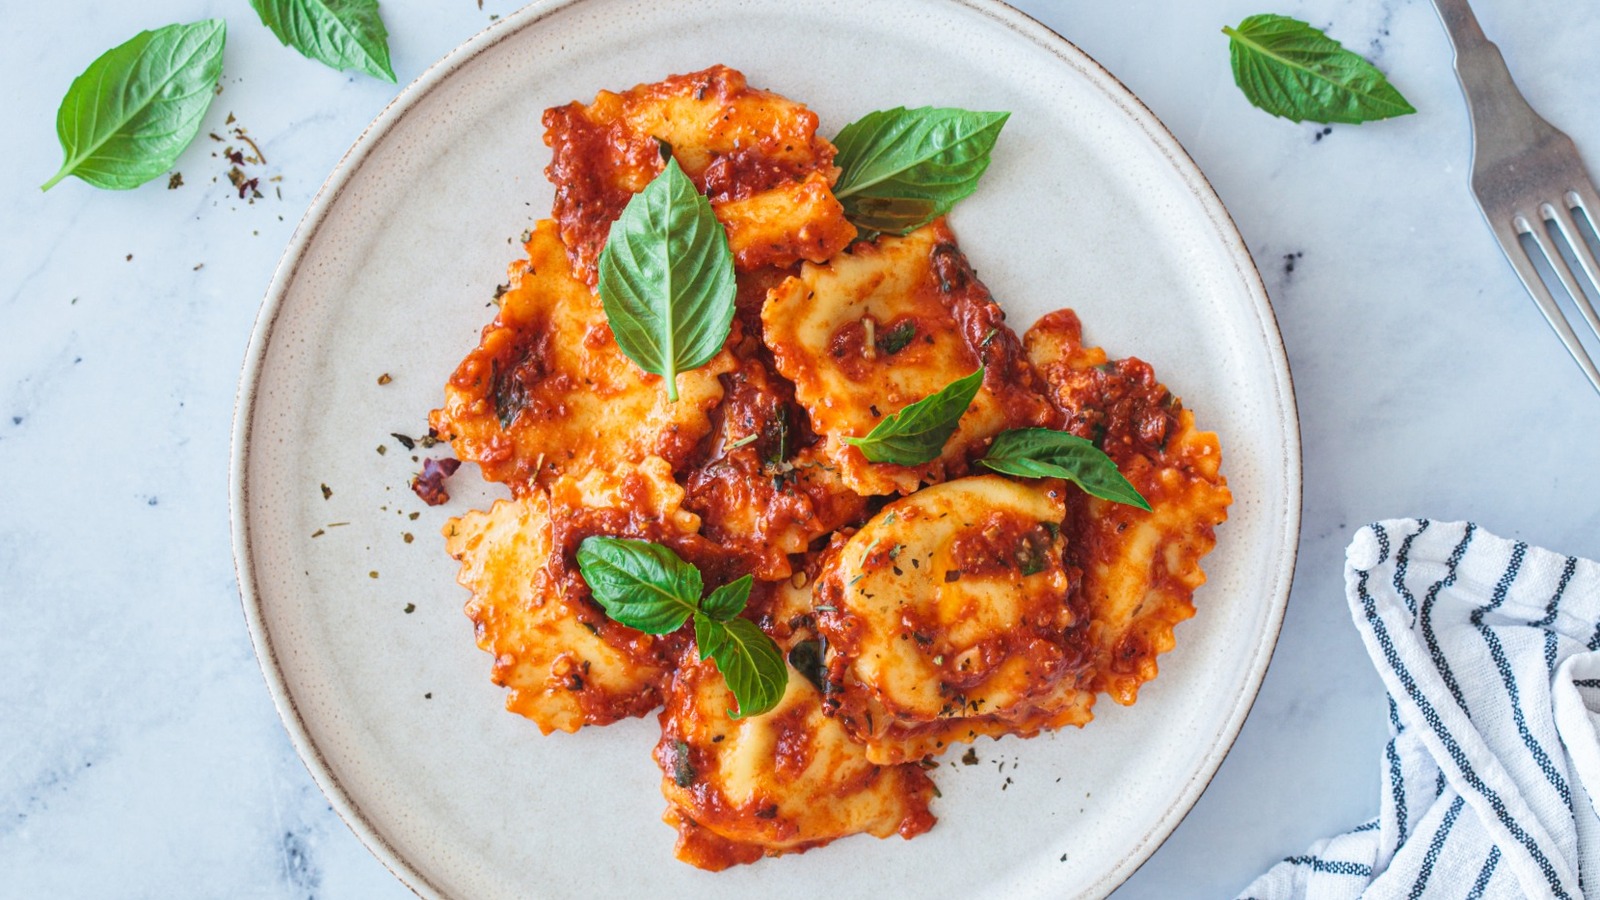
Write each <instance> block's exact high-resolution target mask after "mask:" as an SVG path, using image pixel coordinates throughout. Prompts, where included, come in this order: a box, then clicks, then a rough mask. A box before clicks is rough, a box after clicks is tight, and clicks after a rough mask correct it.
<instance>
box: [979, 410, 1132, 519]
mask: <svg viewBox="0 0 1600 900" xmlns="http://www.w3.org/2000/svg"><path fill="white" fill-rule="evenodd" d="M978 462H979V463H980V464H982V465H984V466H986V467H988V468H990V469H993V470H994V471H996V472H1003V473H1005V474H1007V475H1016V476H1018V477H1021V478H1065V479H1067V480H1068V481H1071V482H1072V483H1073V484H1076V485H1077V486H1078V487H1080V488H1083V490H1084V492H1085V493H1087V494H1089V495H1091V496H1094V497H1099V498H1100V499H1101V500H1110V501H1111V502H1113V503H1124V504H1127V505H1128V506H1136V507H1138V508H1139V509H1142V510H1146V511H1149V509H1150V503H1149V501H1147V500H1145V499H1144V496H1143V495H1142V494H1140V493H1139V491H1138V489H1137V488H1135V487H1134V486H1133V485H1132V484H1131V483H1129V481H1128V479H1126V478H1124V477H1122V473H1121V472H1119V471H1118V470H1117V464H1116V463H1114V462H1112V461H1111V457H1109V456H1107V455H1106V454H1105V453H1104V452H1102V451H1101V450H1100V448H1098V447H1096V446H1095V445H1094V444H1093V443H1091V442H1089V441H1086V440H1084V439H1083V438H1081V437H1078V436H1077V435H1073V434H1067V433H1066V432H1064V431H1055V430H1052V429H1049V428H1015V429H1012V430H1011V431H1007V432H1003V433H1002V434H1001V435H1000V436H999V437H997V438H995V439H994V443H993V444H991V445H990V446H989V452H988V453H987V454H985V455H984V457H983V459H981V460H978Z"/></svg>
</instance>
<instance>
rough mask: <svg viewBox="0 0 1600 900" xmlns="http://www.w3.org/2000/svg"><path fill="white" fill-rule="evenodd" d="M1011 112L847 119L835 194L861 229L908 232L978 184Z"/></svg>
mask: <svg viewBox="0 0 1600 900" xmlns="http://www.w3.org/2000/svg"><path fill="white" fill-rule="evenodd" d="M1010 116H1011V114H1010V113H1008V112H973V111H971V110H965V109H938V108H934V107H930V106H924V107H921V108H919V109H906V108H904V107H896V108H894V109H886V110H880V111H878V112H872V113H867V114H866V115H865V116H862V117H861V118H860V119H857V120H856V121H854V122H851V123H850V124H849V125H846V126H845V127H844V129H843V130H842V131H840V132H839V136H838V137H836V138H834V145H835V146H837V147H838V148H839V155H838V156H837V157H836V158H835V160H834V162H835V163H836V164H837V165H838V166H839V168H840V169H841V170H842V171H841V172H840V174H839V181H838V183H836V184H835V185H834V186H833V194H834V196H835V197H837V198H839V202H840V203H842V204H843V205H844V211H845V215H846V216H847V217H848V218H849V219H850V221H851V222H852V223H854V224H855V225H856V227H858V228H862V229H865V230H867V231H881V232H887V233H889V234H905V233H907V232H909V231H913V230H915V229H917V228H921V227H922V226H923V225H926V224H928V223H929V222H931V221H933V220H934V219H935V218H937V217H939V216H942V215H944V214H945V213H947V212H949V211H950V208H951V207H952V206H954V205H955V204H956V201H958V200H960V199H961V198H963V197H966V196H967V195H968V194H971V193H972V192H973V191H974V190H977V187H978V179H979V178H980V177H981V176H982V175H983V173H984V171H985V170H986V169H988V168H989V153H990V151H991V150H993V149H994V144H995V141H996V140H997V139H998V138H999V137H1000V129H1001V128H1002V127H1004V126H1005V123H1006V119H1007V118H1009V117H1010Z"/></svg>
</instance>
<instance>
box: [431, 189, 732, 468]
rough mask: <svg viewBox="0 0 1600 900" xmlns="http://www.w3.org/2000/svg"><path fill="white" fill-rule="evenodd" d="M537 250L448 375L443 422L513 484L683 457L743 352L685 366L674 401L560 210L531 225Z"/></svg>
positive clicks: (460, 444) (439, 417)
mask: <svg viewBox="0 0 1600 900" xmlns="http://www.w3.org/2000/svg"><path fill="white" fill-rule="evenodd" d="M527 252H528V258H527V259H526V260H524V261H522V262H519V263H517V264H515V265H513V266H512V267H511V284H510V288H509V289H508V290H507V291H505V293H504V294H503V295H502V296H501V298H500V312H499V314H498V315H497V316H495V318H494V321H493V322H491V323H489V325H488V326H486V327H485V328H484V329H483V336H482V340H481V341H480V342H479V344H478V346H477V347H476V348H474V349H473V350H472V352H471V353H469V354H467V357H466V359H464V360H462V362H461V364H460V366H458V367H457V368H456V371H455V373H454V374H453V375H451V376H450V380H449V382H448V383H447V384H446V385H445V402H444V406H443V407H442V408H440V409H436V410H434V411H433V413H432V414H431V415H430V417H429V423H430V424H431V425H432V426H433V429H434V431H435V432H437V433H438V434H439V436H440V437H442V438H444V439H446V440H448V441H450V443H451V447H452V448H453V449H454V450H455V453H456V457H457V458H459V459H461V460H463V461H467V462H475V463H477V464H478V466H479V468H480V469H481V470H482V471H483V476H484V477H485V478H487V479H489V480H490V481H501V482H505V483H507V484H509V485H510V486H511V487H512V488H513V490H514V491H522V490H524V489H526V488H527V486H528V485H530V484H533V483H536V482H538V483H549V481H550V480H551V479H553V478H555V477H558V476H560V475H564V474H571V475H581V474H583V473H584V472H586V471H588V470H590V469H593V468H597V467H598V468H607V467H609V466H611V465H613V464H615V463H637V462H639V461H641V460H643V459H645V458H646V457H650V456H655V457H660V458H662V459H664V460H666V461H667V462H668V463H670V464H671V465H672V466H674V467H675V468H676V467H680V466H682V465H684V464H685V463H686V462H687V461H688V459H689V458H690V457H691V456H692V455H693V453H694V450H695V447H696V445H697V444H698V443H699V441H700V439H701V438H703V437H705V435H706V433H707V432H709V431H710V430H711V419H710V411H711V410H712V409H713V408H714V407H715V406H716V405H717V404H718V403H719V402H720V401H721V400H722V382H721V381H720V380H719V379H718V377H717V376H719V375H721V374H722V373H724V372H728V371H731V370H732V369H733V367H734V360H733V357H732V356H730V355H728V354H727V353H721V354H718V355H717V356H716V357H715V358H713V359H712V360H711V362H709V363H707V364H706V365H705V366H703V367H701V368H699V369H696V370H694V371H692V372H684V373H681V374H679V375H678V401H677V402H676V403H673V402H670V401H668V400H667V394H666V391H665V390H664V389H663V387H662V383H661V378H660V377H659V376H656V375H650V374H647V373H645V372H644V371H642V370H641V369H640V368H639V367H638V366H636V365H634V363H633V361H632V360H630V359H628V358H627V357H626V356H624V355H623V354H622V351H621V349H619V348H618V347H617V342H616V338H615V337H613V336H612V334H611V328H610V326H609V325H607V324H606V317H605V310H604V309H603V308H602V307H601V305H600V300H599V299H598V298H597V297H595V296H594V294H593V293H591V292H590V290H589V288H588V287H587V286H586V285H584V284H583V283H582V282H580V281H578V280H577V279H575V278H574V277H573V276H572V270H571V266H570V264H569V263H568V261H567V257H566V250H565V248H563V247H562V244H561V239H560V237H559V236H558V234H557V233H556V227H555V223H554V222H551V221H548V220H546V221H543V222H540V223H539V224H538V225H536V226H535V227H534V228H533V230H532V232H531V233H530V235H529V238H528V242H527Z"/></svg>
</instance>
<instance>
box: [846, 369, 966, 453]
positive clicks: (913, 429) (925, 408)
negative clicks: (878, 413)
mask: <svg viewBox="0 0 1600 900" xmlns="http://www.w3.org/2000/svg"><path fill="white" fill-rule="evenodd" d="M983 371H984V370H983V368H981V367H980V368H979V369H978V371H976V372H973V373H972V374H971V375H967V376H966V377H964V378H957V379H956V380H955V381H952V382H950V383H949V384H947V385H945V386H944V387H943V388H942V389H940V390H939V391H938V392H937V393H934V394H930V395H928V396H926V397H923V398H922V399H921V400H918V401H917V402H915V403H913V404H911V405H909V406H907V407H906V408H904V409H902V410H900V411H899V412H897V413H894V414H893V415H891V416H889V417H888V418H886V419H884V420H883V421H882V422H879V423H878V424H877V426H875V427H874V428H873V429H872V430H871V431H870V432H868V433H867V436H866V437H859V438H857V437H847V438H845V439H844V442H845V443H846V444H849V445H851V446H852V447H856V448H859V449H860V450H861V455H863V456H865V457H866V458H867V461H868V462H875V463H893V464H895V465H899V466H920V465H922V464H923V463H925V462H928V461H930V460H933V459H936V458H937V457H938V456H939V453H940V452H941V451H943V450H944V443H945V441H948V440H950V436H951V435H952V434H955V432H956V426H958V425H960V424H961V416H962V414H963V413H965V412H966V411H967V407H969V406H971V405H972V401H973V399H974V398H975V397H977V396H978V390H979V389H980V388H982V387H983Z"/></svg>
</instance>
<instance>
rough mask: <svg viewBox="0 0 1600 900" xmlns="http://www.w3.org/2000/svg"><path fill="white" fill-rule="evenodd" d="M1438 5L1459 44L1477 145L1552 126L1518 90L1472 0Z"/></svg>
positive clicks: (1459, 73)
mask: <svg viewBox="0 0 1600 900" xmlns="http://www.w3.org/2000/svg"><path fill="white" fill-rule="evenodd" d="M1433 8H1434V9H1435V10H1437V11H1438V13H1439V20H1440V21H1441V22H1443V23H1444V30H1445V31H1446V32H1447V33H1449V35H1450V43H1451V44H1452V45H1453V46H1454V47H1455V51H1456V59H1455V64H1456V78H1457V79H1459V80H1460V82H1461V92H1462V93H1463V94H1466V96H1467V110H1468V112H1470V113H1471V115H1472V127H1473V130H1474V131H1475V132H1476V133H1477V135H1478V141H1477V144H1478V146H1479V147H1480V148H1487V147H1495V146H1497V145H1499V144H1501V142H1502V140H1503V141H1505V142H1508V143H1512V144H1513V145H1514V144H1515V142H1516V140H1517V138H1518V137H1519V136H1521V135H1526V134H1528V133H1529V132H1536V133H1539V134H1541V135H1542V134H1544V133H1546V132H1548V131H1553V130H1554V129H1553V128H1552V127H1551V126H1550V124H1549V123H1548V122H1546V121H1545V120H1544V119H1543V118H1541V117H1540V116H1539V114H1538V113H1536V112H1534V110H1533V107H1531V106H1529V105H1528V101H1527V100H1526V99H1524V98H1523V96H1522V92H1521V91H1519V90H1517V85H1516V82H1515V81H1513V80H1512V79H1511V70H1510V69H1508V68H1506V60H1505V57H1504V56H1502V55H1501V53H1500V48H1499V47H1498V46H1496V45H1495V42H1494V41H1491V40H1489V38H1488V36H1487V35H1485V34H1484V33H1483V27H1482V26H1481V25H1479V24H1478V17H1477V16H1475V15H1473V13H1472V7H1471V6H1469V5H1468V4H1467V0H1433Z"/></svg>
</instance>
